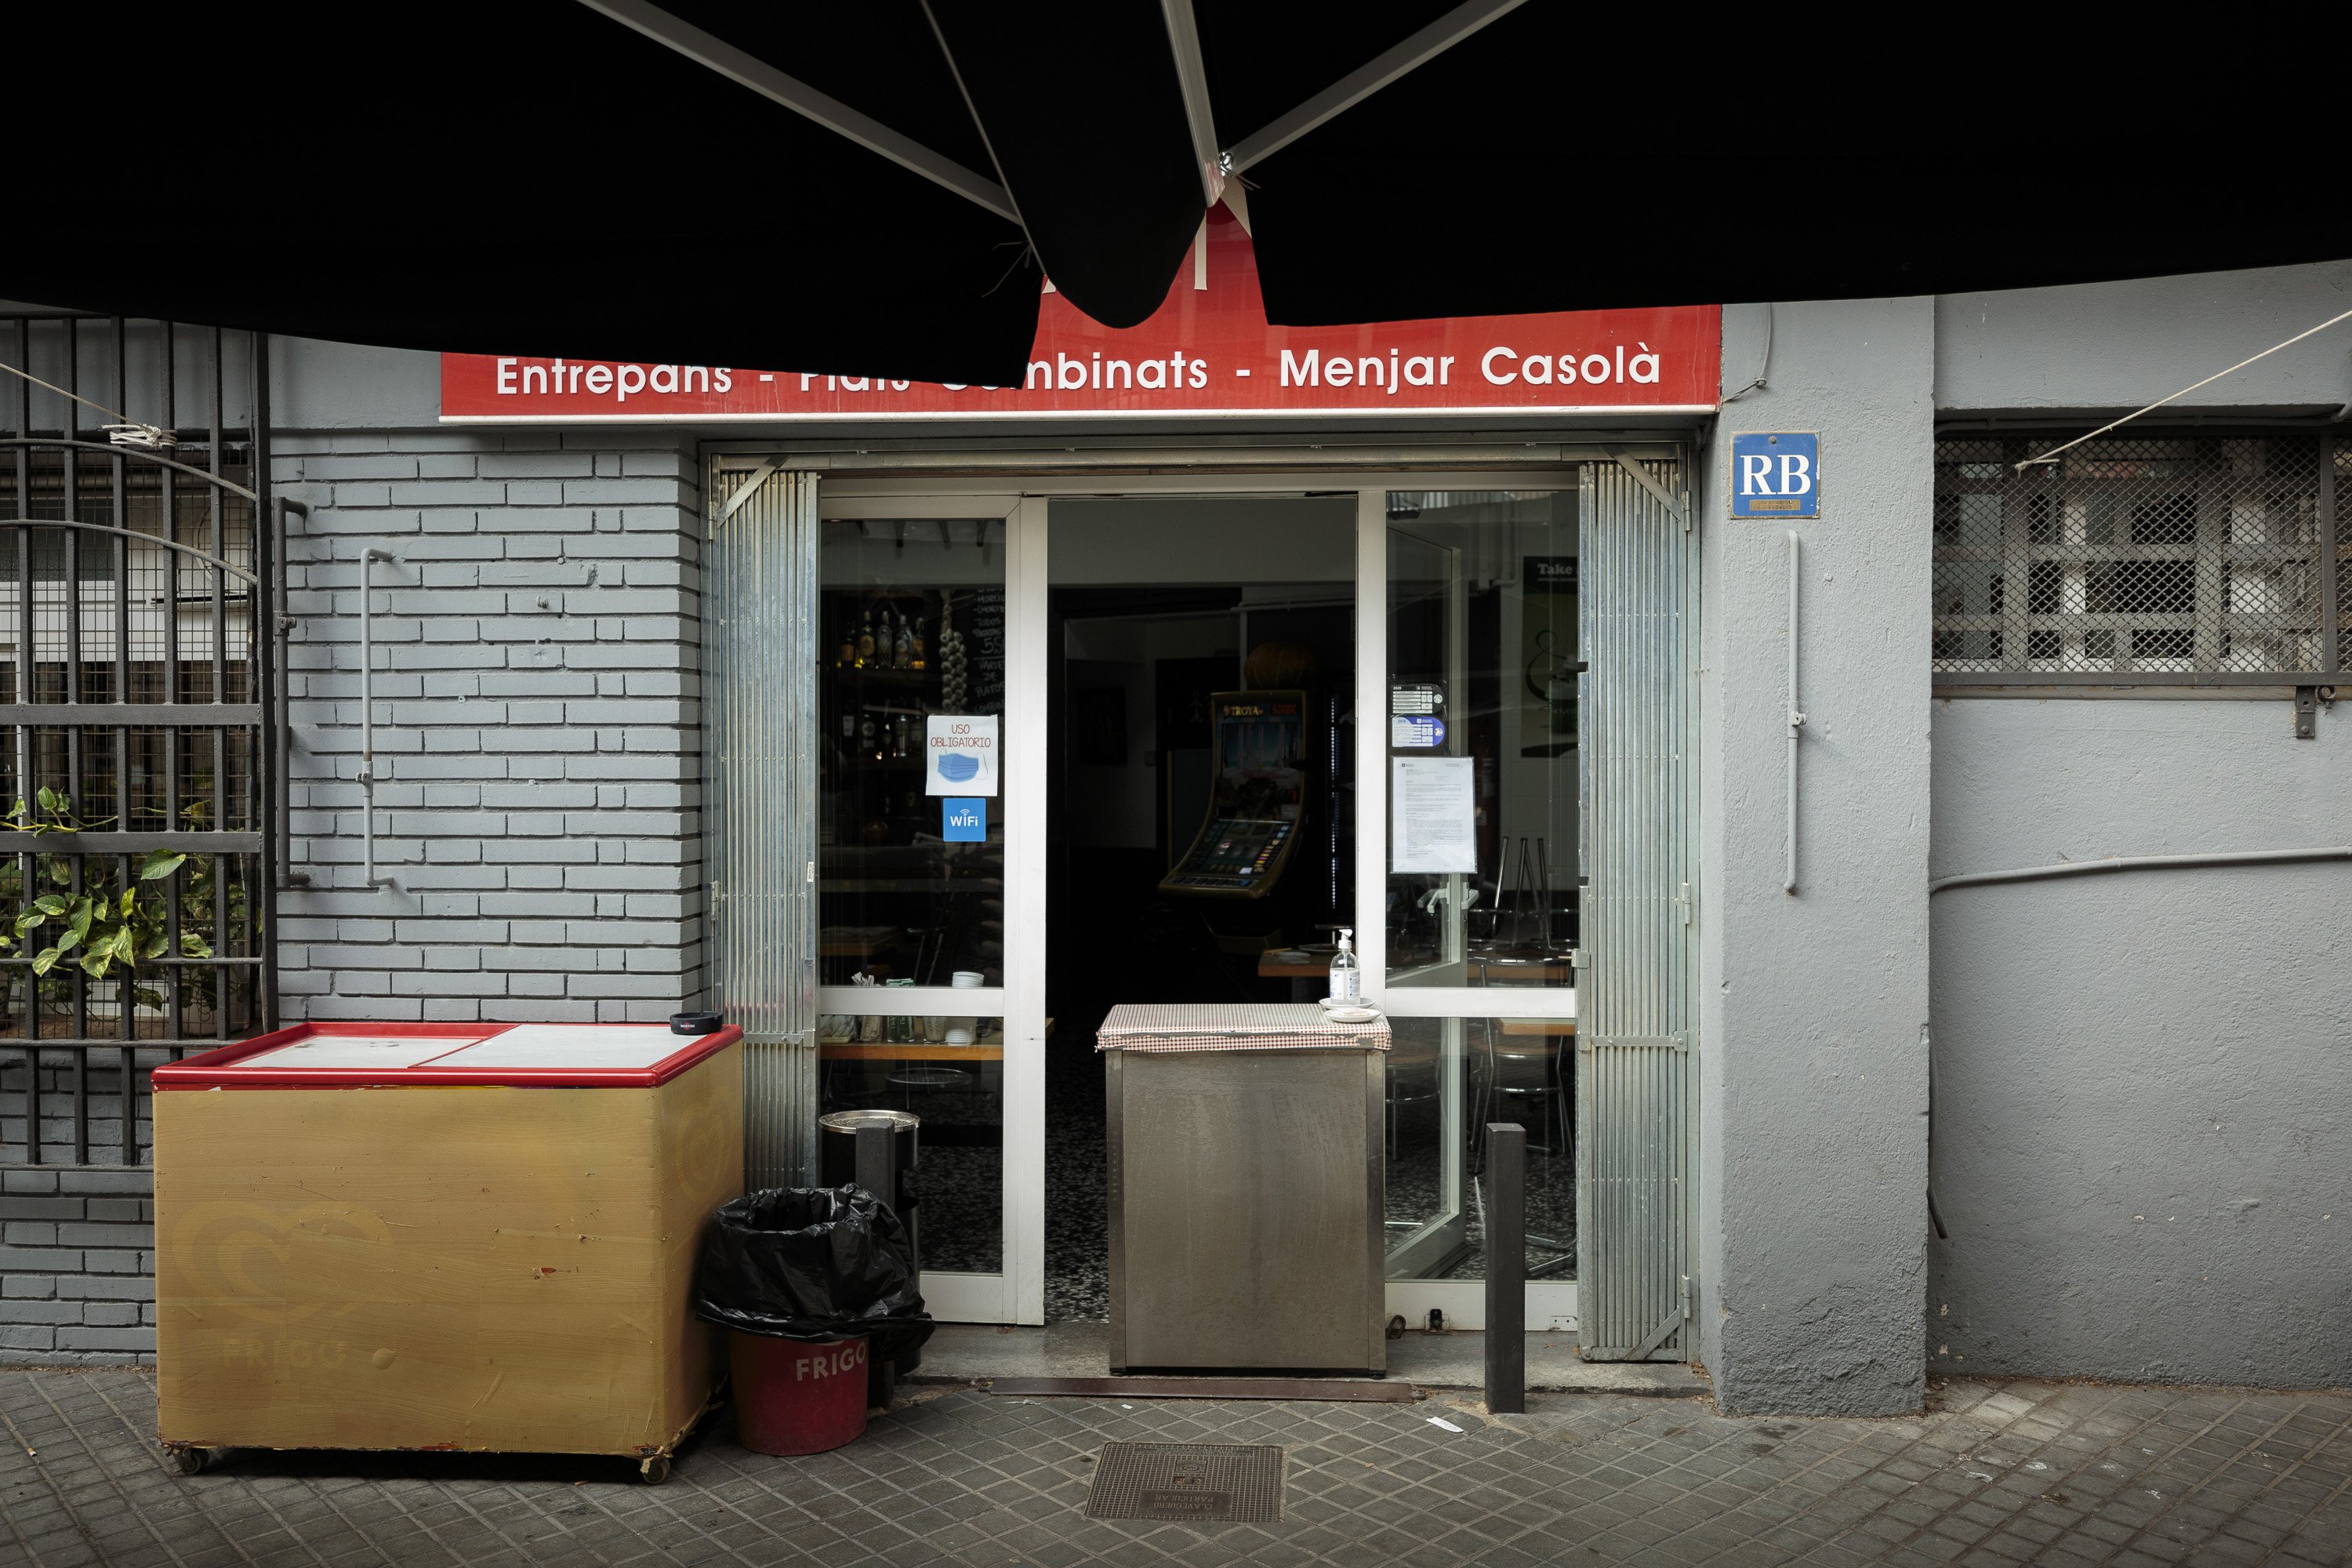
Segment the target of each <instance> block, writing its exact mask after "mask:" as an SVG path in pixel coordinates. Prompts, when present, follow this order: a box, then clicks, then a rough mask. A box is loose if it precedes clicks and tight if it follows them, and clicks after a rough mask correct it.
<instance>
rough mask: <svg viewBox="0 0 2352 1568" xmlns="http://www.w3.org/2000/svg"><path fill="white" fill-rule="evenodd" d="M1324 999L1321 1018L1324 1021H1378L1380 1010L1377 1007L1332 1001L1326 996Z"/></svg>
mask: <svg viewBox="0 0 2352 1568" xmlns="http://www.w3.org/2000/svg"><path fill="white" fill-rule="evenodd" d="M1324 1000H1325V1005H1324V1008H1323V1018H1324V1021H1325V1022H1326V1023H1331V1024H1377V1023H1379V1022H1380V1018H1381V1010H1380V1009H1379V1008H1378V1007H1358V1006H1353V1005H1347V1004H1343V1003H1336V1002H1332V1001H1331V1000H1330V999H1329V998H1328V997H1326V998H1325V999H1324Z"/></svg>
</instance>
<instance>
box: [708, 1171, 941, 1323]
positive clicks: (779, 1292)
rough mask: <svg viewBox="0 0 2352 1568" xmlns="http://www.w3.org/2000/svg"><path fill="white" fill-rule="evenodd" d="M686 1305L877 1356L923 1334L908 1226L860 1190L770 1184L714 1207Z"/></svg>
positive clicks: (715, 1319) (722, 1319)
mask: <svg viewBox="0 0 2352 1568" xmlns="http://www.w3.org/2000/svg"><path fill="white" fill-rule="evenodd" d="M694 1311H695V1315H696V1316H697V1317H698V1318H701V1319H703V1320H704V1321H707V1322H712V1323H717V1324H719V1326H721V1327H722V1328H729V1329H736V1330H740V1331H742V1332H744V1333H747V1334H767V1335H769V1336H771V1337H772V1338H775V1339H780V1340H802V1341H809V1342H823V1341H826V1340H837V1339H842V1338H845V1337H847V1336H850V1335H854V1334H864V1335H866V1336H867V1338H868V1341H869V1344H868V1347H867V1353H868V1354H869V1355H871V1356H872V1357H874V1358H875V1359H876V1360H877V1361H879V1360H892V1361H896V1360H900V1359H903V1358H905V1357H906V1356H908V1354H909V1352H913V1351H915V1350H916V1349H918V1348H919V1347H920V1346H921V1344H922V1343H923V1342H924V1341H926V1340H928V1339H929V1338H930V1337H931V1328H932V1323H931V1319H930V1316H929V1313H927V1312H925V1311H924V1310H923V1295H922V1291H921V1290H920V1289H918V1288H917V1281H916V1279H915V1248H914V1243H913V1242H912V1241H911V1240H910V1239H908V1235H907V1227H906V1226H905V1225H904V1224H902V1223H900V1221H899V1218H898V1215H895V1214H893V1213H891V1212H890V1210H889V1209H888V1208H887V1207H885V1206H884V1205H883V1204H882V1203H881V1202H880V1200H878V1199H877V1198H876V1197H875V1196H874V1194H871V1193H868V1192H866V1191H865V1190H864V1189H863V1188H860V1187H854V1186H844V1187H772V1188H770V1189H769V1190H768V1191H766V1192H761V1193H751V1194H748V1195H746V1196H743V1197H740V1198H737V1199H736V1200H735V1201H734V1202H732V1203H730V1204H724V1205H720V1206H719V1211H718V1212H717V1213H716V1214H714V1215H711V1216H710V1224H709V1227H708V1228H706V1229H705V1230H704V1232H703V1234H702V1257H701V1258H700V1260H699V1261H698V1263H697V1265H696V1267H695V1270H694Z"/></svg>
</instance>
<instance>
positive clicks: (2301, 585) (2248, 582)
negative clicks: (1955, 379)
mask: <svg viewBox="0 0 2352 1568" xmlns="http://www.w3.org/2000/svg"><path fill="white" fill-rule="evenodd" d="M2071 438H2072V437H2070V436H2067V435H2063V434H2051V435H1986V436H1956V437H1946V438H1944V439H1942V440H1939V441H1937V443H1936V502H1935V531H1936V537H1935V606H1934V609H1935V618H1934V637H1935V644H1934V659H1935V670H1936V677H1937V683H1938V684H1942V685H1967V684H2024V685H2035V684H2043V683H2066V684H2091V685H2139V684H2147V685H2211V684H2240V683H2244V684H2255V683H2273V684H2275V683H2278V682H2279V681H2280V679H2281V678H2282V677H2284V678H2287V679H2289V680H2290V681H2292V683H2294V684H2305V683H2309V682H2315V681H2322V680H2332V678H2333V677H2334V675H2335V674H2336V672H2337V671H2338V670H2339V669H2341V668H2342V667H2343V665H2344V662H2345V655H2346V653H2347V647H2346V646H2345V644H2346V638H2345V635H2344V632H2343V630H2342V627H2343V626H2344V622H2345V618H2346V617H2345V616H2344V615H2343V613H2342V612H2343V608H2344V602H2343V599H2342V597H2341V596H2342V595H2344V593H2345V574H2343V573H2342V572H2340V571H2339V570H2338V562H2339V559H2340V556H2341V554H2342V552H2343V545H2342V542H2341V541H2340V537H2339V536H2340V533H2341V530H2339V529H2338V527H2337V526H2336V510H2337V509H2336V497H2337V495H2338V494H2339V493H2341V491H2342V489H2343V484H2342V480H2343V479H2345V478H2346V477H2352V440H2347V439H2345V438H2343V437H2335V436H2332V435H2323V434H2312V433H2302V432H2297V433H2293V434H2268V435H2255V434H2247V433H2244V432H2241V431H2235V430H2231V431H2213V430H2210V429H2207V430H2196V431H2135V432H2133V433H2131V434H2128V435H2122V436H2117V437H2109V438H2105V439H2102V440H2098V441H2091V442H2086V443H2084V445H2082V446H2079V447H2074V448H2072V449H2071V450H2069V451H2067V452H2065V453H2064V454H2063V455H2062V456H2060V457H2059V458H2058V459H2057V460H2056V461H2055V462H2053V463H2046V464H2034V465H2032V467H2029V468H2024V469H2022V470H2021V469H2020V468H2018V467H2017V465H2018V463H2019V462H2021V460H2023V459H2025V458H2032V457H2035V456H2038V455H2039V454H2041V453H2042V452H2045V451H2048V450H2050V449H2051V448H2052V447H2057V446H2060V445H2062V444H2063V443H2064V442H2065V441H2067V440H2069V439H2071Z"/></svg>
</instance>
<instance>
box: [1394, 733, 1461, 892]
mask: <svg viewBox="0 0 2352 1568" xmlns="http://www.w3.org/2000/svg"><path fill="white" fill-rule="evenodd" d="M1475 766H1476V764H1475V763H1474V762H1473V761H1472V760H1471V759H1470V758H1468V757H1395V758H1392V759H1391V761H1390V763H1389V769H1390V773H1389V805H1390V811H1391V815H1392V816H1393V817H1394V818H1395V831H1394V833H1393V834H1392V835H1391V843H1390V847H1389V854H1390V857H1391V860H1390V866H1389V868H1390V869H1391V870H1392V871H1475V870H1477V869H1478V802H1477V793H1476V790H1477V786H1476V782H1475V777H1474V775H1473V773H1472V771H1471V770H1472V769H1473V768H1474V767H1475Z"/></svg>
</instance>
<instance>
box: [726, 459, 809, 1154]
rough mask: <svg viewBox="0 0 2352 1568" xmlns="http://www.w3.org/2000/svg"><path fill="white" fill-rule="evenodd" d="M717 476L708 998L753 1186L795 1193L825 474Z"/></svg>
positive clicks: (802, 1147) (758, 469)
mask: <svg viewBox="0 0 2352 1568" xmlns="http://www.w3.org/2000/svg"><path fill="white" fill-rule="evenodd" d="M718 476H719V483H718V484H716V485H714V486H713V487H712V492H713V493H712V506H711V512H710V524H709V528H710V534H709V548H708V550H707V551H706V552H705V556H704V568H703V570H704V576H703V595H704V596H703V604H704V606H705V612H706V613H705V617H704V627H705V630H704V641H703V668H704V671H705V674H706V678H707V679H706V682H705V693H704V694H705V698H706V705H705V708H704V712H703V724H704V730H705V734H706V737H707V738H706V742H705V754H706V755H707V756H708V757H709V763H710V765H709V776H708V778H707V779H706V780H705V783H704V789H705V805H704V811H705V814H706V815H705V833H706V835H707V837H708V840H709V847H710V848H709V855H710V859H709V865H710V871H709V876H710V899H709V920H708V921H707V929H708V931H709V937H708V941H709V952H710V966H711V995H712V999H713V1005H716V1006H718V1007H720V1008H722V1009H723V1010H724V1011H725V1012H726V1014H727V1018H728V1021H729V1022H730V1023H732V1024H737V1025H740V1026H742V1030H743V1038H744V1051H745V1058H746V1059H745V1063H744V1079H743V1089H744V1094H743V1116H744V1129H743V1132H744V1137H743V1163H744V1180H745V1181H746V1182H747V1183H749V1184H751V1186H753V1187H769V1186H788V1185H796V1184H802V1183H804V1182H808V1181H814V1179H815V1174H816V1150H815V1145H814V1137H815V1131H816V1113H817V1046H816V962H815V961H816V949H817V941H816V937H817V931H816V845H815V842H814V825H815V822H816V817H817V812H816V790H817V753H816V741H817V689H816V683H817V663H818V660H817V632H816V616H815V611H816V604H817V592H816V574H817V537H818V528H817V512H816V488H817V476H816V475H814V474H813V473H802V472H786V471H782V470H780V469H779V468H777V466H776V465H775V464H774V463H772V462H761V463H760V464H758V465H756V466H754V467H752V468H751V469H750V471H749V473H748V474H746V473H744V472H742V471H741V470H735V471H733V472H730V470H729V469H728V468H724V467H721V468H719V470H718ZM730 479H733V480H735V481H736V482H735V483H733V484H732V485H731V486H730V484H729V483H728V481H729V480H730Z"/></svg>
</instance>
